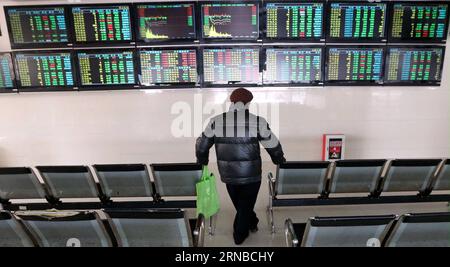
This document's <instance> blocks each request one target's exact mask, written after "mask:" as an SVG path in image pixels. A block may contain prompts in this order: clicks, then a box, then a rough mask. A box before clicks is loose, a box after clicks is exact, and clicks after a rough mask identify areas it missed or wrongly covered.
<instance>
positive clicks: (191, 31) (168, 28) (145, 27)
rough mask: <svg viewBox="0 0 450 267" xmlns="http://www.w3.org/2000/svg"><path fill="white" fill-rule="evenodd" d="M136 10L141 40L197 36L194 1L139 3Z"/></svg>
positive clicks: (193, 37)
mask: <svg viewBox="0 0 450 267" xmlns="http://www.w3.org/2000/svg"><path fill="white" fill-rule="evenodd" d="M136 11H137V17H136V18H137V26H138V32H139V34H138V39H139V40H140V41H144V42H153V41H166V40H182V39H195V38H196V32H195V13H194V12H195V11H194V4H193V3H186V4H184V3H180V4H170V3H167V4H161V3H154V4H138V5H137V6H136Z"/></svg>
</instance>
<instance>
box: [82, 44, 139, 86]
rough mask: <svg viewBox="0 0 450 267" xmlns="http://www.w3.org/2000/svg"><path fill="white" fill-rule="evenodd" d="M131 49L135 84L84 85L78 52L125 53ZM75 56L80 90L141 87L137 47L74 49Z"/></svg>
mask: <svg viewBox="0 0 450 267" xmlns="http://www.w3.org/2000/svg"><path fill="white" fill-rule="evenodd" d="M127 51H131V52H133V68H134V81H135V83H134V84H118V85H110V84H105V85H82V83H81V71H80V61H79V57H78V54H79V53H87V54H106V53H118V52H120V53H123V52H127ZM74 57H75V63H76V64H75V65H76V70H77V71H76V73H77V84H78V88H79V90H80V91H99V90H102V91H109V90H136V89H140V86H139V83H138V80H137V79H138V76H137V58H136V49H135V48H117V49H114V48H108V49H78V50H75V51H74Z"/></svg>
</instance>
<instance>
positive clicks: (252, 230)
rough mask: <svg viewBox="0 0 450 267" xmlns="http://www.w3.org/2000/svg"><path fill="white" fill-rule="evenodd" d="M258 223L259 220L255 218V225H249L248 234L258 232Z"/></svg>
mask: <svg viewBox="0 0 450 267" xmlns="http://www.w3.org/2000/svg"><path fill="white" fill-rule="evenodd" d="M258 223H259V219H258V218H256V223H255V224H253V225H250V232H252V233H256V232H258Z"/></svg>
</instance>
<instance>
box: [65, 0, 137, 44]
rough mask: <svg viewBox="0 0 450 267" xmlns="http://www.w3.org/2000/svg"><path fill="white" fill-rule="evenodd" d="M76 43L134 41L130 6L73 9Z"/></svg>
mask: <svg viewBox="0 0 450 267" xmlns="http://www.w3.org/2000/svg"><path fill="white" fill-rule="evenodd" d="M72 16H73V24H74V29H75V41H76V42H78V43H96V42H127V41H132V29H131V11H130V7H129V6H128V5H117V6H91V5H89V6H76V7H72Z"/></svg>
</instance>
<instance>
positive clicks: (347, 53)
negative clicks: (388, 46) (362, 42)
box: [326, 47, 384, 82]
mask: <svg viewBox="0 0 450 267" xmlns="http://www.w3.org/2000/svg"><path fill="white" fill-rule="evenodd" d="M327 50H328V62H327V79H326V80H327V81H330V82H338V81H343V82H345V81H353V82H358V81H360V82H361V81H363V82H364V81H366V82H367V81H374V82H380V81H382V79H383V63H384V62H383V61H384V60H383V59H384V50H383V48H381V47H379V48H367V47H366V48H359V47H358V48H357V47H328V48H327Z"/></svg>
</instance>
